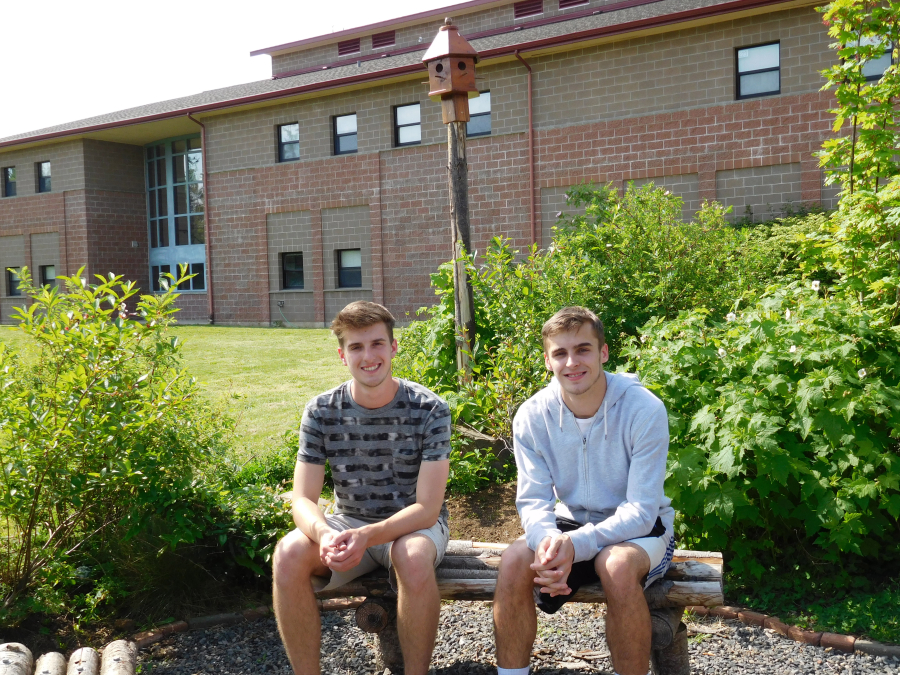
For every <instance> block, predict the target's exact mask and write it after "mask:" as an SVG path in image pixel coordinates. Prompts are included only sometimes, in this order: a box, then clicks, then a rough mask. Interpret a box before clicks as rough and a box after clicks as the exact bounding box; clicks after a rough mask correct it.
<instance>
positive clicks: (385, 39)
mask: <svg viewBox="0 0 900 675" xmlns="http://www.w3.org/2000/svg"><path fill="white" fill-rule="evenodd" d="M395 42H396V33H395V32H394V31H392V30H388V31H385V32H384V33H375V35H373V36H372V49H384V48H385V47H390V46H392V45H393V44H394V43H395Z"/></svg>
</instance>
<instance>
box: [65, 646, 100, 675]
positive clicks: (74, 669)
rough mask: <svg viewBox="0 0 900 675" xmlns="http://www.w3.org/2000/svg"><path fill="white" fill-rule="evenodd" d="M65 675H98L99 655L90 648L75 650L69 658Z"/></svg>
mask: <svg viewBox="0 0 900 675" xmlns="http://www.w3.org/2000/svg"><path fill="white" fill-rule="evenodd" d="M66 675H100V655H99V654H98V653H97V652H96V651H95V650H93V649H91V648H90V647H82V648H81V649H76V650H75V651H74V652H73V653H72V656H70V657H69V668H68V670H66Z"/></svg>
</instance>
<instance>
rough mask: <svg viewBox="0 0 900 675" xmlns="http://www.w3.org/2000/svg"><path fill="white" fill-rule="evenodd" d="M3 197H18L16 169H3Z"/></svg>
mask: <svg viewBox="0 0 900 675" xmlns="http://www.w3.org/2000/svg"><path fill="white" fill-rule="evenodd" d="M3 196H4V197H15V196H16V167H14V166H7V167H5V168H4V169H3Z"/></svg>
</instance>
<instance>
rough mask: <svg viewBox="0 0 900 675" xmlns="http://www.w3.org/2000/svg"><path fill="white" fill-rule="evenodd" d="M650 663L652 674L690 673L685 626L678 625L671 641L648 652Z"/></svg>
mask: <svg viewBox="0 0 900 675" xmlns="http://www.w3.org/2000/svg"><path fill="white" fill-rule="evenodd" d="M650 664H651V666H652V669H653V673H654V675H690V673H691V658H690V653H689V652H688V640H687V626H685V625H684V624H683V623H680V624H679V625H678V630H677V631H676V632H675V636H674V637H673V638H672V643H671V644H670V645H669V646H668V647H665V648H663V649H653V650H651V652H650Z"/></svg>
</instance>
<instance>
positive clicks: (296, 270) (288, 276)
mask: <svg viewBox="0 0 900 675" xmlns="http://www.w3.org/2000/svg"><path fill="white" fill-rule="evenodd" d="M281 287H282V288H303V253H282V254H281Z"/></svg>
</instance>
